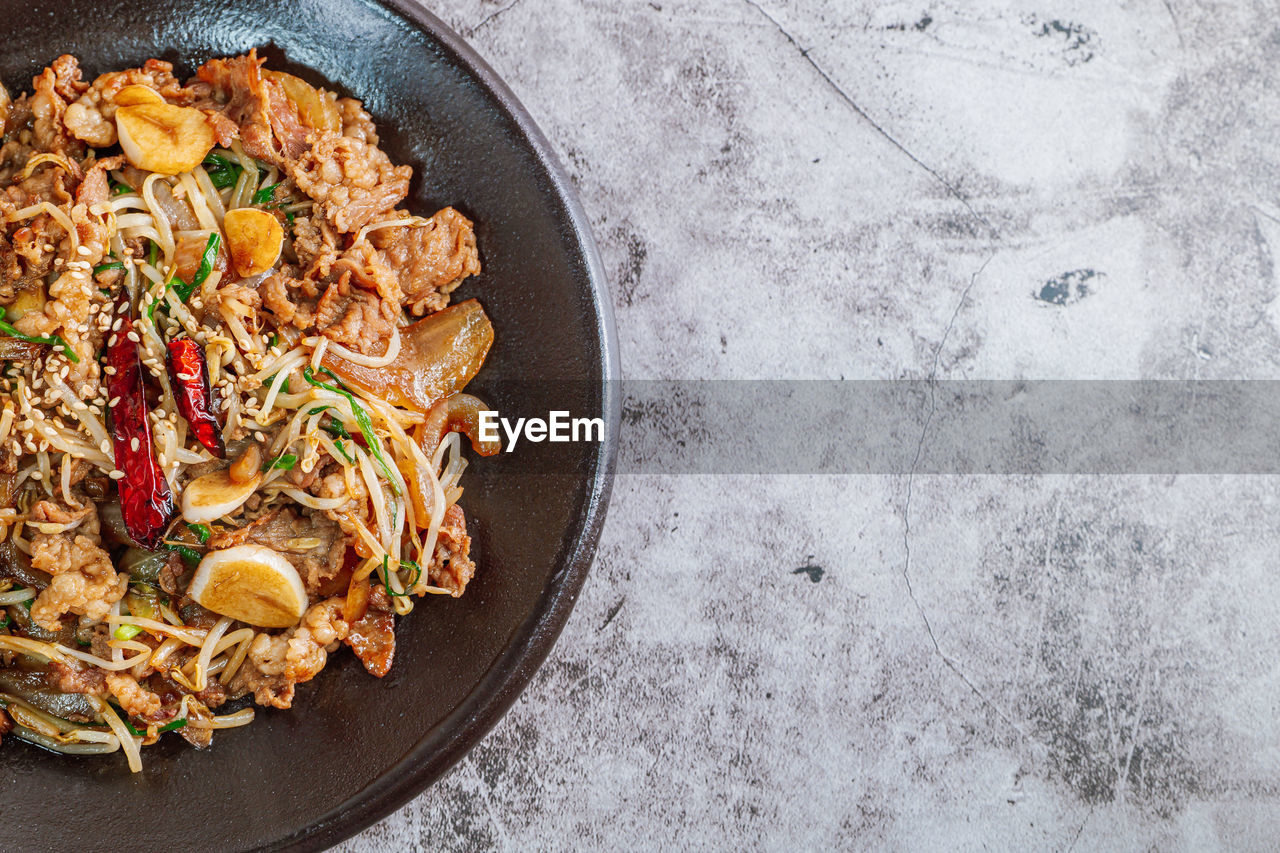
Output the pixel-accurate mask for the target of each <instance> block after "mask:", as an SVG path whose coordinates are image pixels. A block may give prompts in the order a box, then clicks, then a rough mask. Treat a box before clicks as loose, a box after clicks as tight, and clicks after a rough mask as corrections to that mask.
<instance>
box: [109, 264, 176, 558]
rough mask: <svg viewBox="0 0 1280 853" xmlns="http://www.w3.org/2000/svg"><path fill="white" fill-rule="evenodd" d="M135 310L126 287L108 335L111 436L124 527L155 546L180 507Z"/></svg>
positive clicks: (146, 544)
mask: <svg viewBox="0 0 1280 853" xmlns="http://www.w3.org/2000/svg"><path fill="white" fill-rule="evenodd" d="M132 319H133V310H132V306H131V303H130V300H129V294H128V292H127V291H126V290H124V289H123V288H122V289H121V291H120V296H119V297H118V298H117V299H116V321H115V326H114V331H113V332H112V333H111V337H110V338H109V339H108V340H107V366H108V367H110V368H112V370H113V371H114V372H113V373H111V374H110V375H109V376H108V377H107V389H108V390H109V391H110V397H111V438H112V441H113V442H114V444H115V451H116V468H117V469H119V470H120V471H122V472H124V477H123V478H121V479H119V480H116V486H117V488H119V490H120V509H121V512H122V514H123V515H124V526H125V529H126V530H128V531H129V535H130V536H132V537H133V540H134V541H135V542H137V543H138V544H139V545H141V546H142V547H143V548H146V549H147V550H151V551H154V550H155V548H156V547H157V546H158V545H159V544H160V539H161V537H162V536H163V535H164V532H165V529H166V528H168V526H169V522H170V521H172V520H173V516H174V515H175V513H176V511H177V510H176V507H175V506H174V501H173V492H172V491H170V489H169V481H168V480H166V479H165V477H164V471H163V470H161V468H160V463H159V462H157V461H156V454H155V447H154V445H153V444H152V441H151V422H150V420H149V419H148V418H147V399H146V392H145V389H144V387H143V384H142V361H141V359H140V357H139V355H138V342H137V340H135V339H134V338H136V337H137V336H136V335H135V336H134V338H130V337H129V333H130V332H132V331H133V325H132Z"/></svg>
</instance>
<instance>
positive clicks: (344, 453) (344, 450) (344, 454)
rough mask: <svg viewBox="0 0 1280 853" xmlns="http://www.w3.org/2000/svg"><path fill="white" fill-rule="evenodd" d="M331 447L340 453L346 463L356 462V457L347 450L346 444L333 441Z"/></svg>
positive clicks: (352, 463)
mask: <svg viewBox="0 0 1280 853" xmlns="http://www.w3.org/2000/svg"><path fill="white" fill-rule="evenodd" d="M333 449H334V450H336V451H338V452H339V453H341V454H342V458H343V459H345V460H347V464H348V465H354V464H356V458H355V457H354V456H352V455H351V454H350V453H348V452H347V446H346V445H345V444H343V443H342V442H341V441H335V442H334V443H333Z"/></svg>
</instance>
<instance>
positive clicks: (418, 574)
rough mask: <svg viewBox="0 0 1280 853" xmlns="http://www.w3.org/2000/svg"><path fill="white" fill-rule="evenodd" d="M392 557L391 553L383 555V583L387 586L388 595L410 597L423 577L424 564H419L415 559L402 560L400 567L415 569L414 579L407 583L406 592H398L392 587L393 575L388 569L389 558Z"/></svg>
mask: <svg viewBox="0 0 1280 853" xmlns="http://www.w3.org/2000/svg"><path fill="white" fill-rule="evenodd" d="M390 559H391V557H390V555H388V554H383V555H382V585H383V586H384V587H386V589H387V595H389V596H391V597H392V598H408V597H409V595H410V594H411V591H412V590H413V588H414V587H415V586H417V585H418V581H420V580H421V579H422V566H419V565H418V564H417V563H415V562H414V561H413V560H401V561H400V568H402V569H413V580H411V581H409V582H408V583H407V584H405V591H404V592H396V591H395V590H393V589H392V588H391V576H390V574H389V573H388V570H387V566H388V560H390Z"/></svg>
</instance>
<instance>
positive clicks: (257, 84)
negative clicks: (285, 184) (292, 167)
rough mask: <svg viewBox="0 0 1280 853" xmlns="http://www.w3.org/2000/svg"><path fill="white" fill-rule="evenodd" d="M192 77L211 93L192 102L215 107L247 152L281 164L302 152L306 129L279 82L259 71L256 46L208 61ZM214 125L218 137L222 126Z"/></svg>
mask: <svg viewBox="0 0 1280 853" xmlns="http://www.w3.org/2000/svg"><path fill="white" fill-rule="evenodd" d="M196 76H197V77H198V78H199V79H200V80H201V81H203V82H204V83H207V84H208V85H209V86H210V88H211V94H212V95H213V98H212V99H210V100H209V101H204V102H199V103H197V104H196V106H198V107H200V108H202V109H208V110H209V112H211V113H213V112H214V111H215V110H216V111H217V112H218V113H220V114H221V115H222V116H224V117H225V118H226V119H228V120H229V121H230V122H232V123H233V124H234V125H235V126H236V128H237V129H238V131H239V137H240V143H241V145H243V146H244V150H245V153H247V154H248V155H249V156H251V157H257V158H258V159H259V160H265V161H267V162H269V163H274V164H275V165H277V166H281V167H283V166H284V165H285V164H286V162H288V161H292V160H296V159H297V158H298V157H299V156H301V155H302V153H303V151H305V150H306V146H307V128H306V127H305V126H304V125H303V124H302V121H301V119H300V118H299V117H298V110H297V107H295V106H294V104H293V102H292V101H290V100H289V98H288V97H287V96H286V95H285V92H284V89H283V88H282V87H281V86H280V84H279V83H277V82H275V81H274V80H269V79H267V78H266V77H264V76H263V75H262V60H260V59H258V53H257V51H256V50H251V51H249V54H248V55H247V56H237V57H235V58H233V59H211V60H209V61H208V62H206V63H205V64H204V65H202V66H200V68H199V70H197V71H196ZM210 108H212V109H210ZM215 114H216V113H215ZM214 127H215V132H216V135H218V136H219V137H220V141H221V137H224V136H225V135H226V134H227V132H228V128H226V127H225V126H222V127H220V126H219V125H218V123H217V122H215V125H214ZM227 141H228V142H229V141H230V140H227ZM223 144H226V143H223Z"/></svg>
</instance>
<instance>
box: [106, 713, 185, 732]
mask: <svg viewBox="0 0 1280 853" xmlns="http://www.w3.org/2000/svg"><path fill="white" fill-rule="evenodd" d="M120 721H121V722H123V723H124V727H125V728H126V729H128V730H129V734H131V735H133V736H134V737H146V736H147V733H146V731H145V730H143V731H139V730H138V729H135V728H134V727H133V726H132V725H131V724H130V723H129V717H128V715H127V714H125V713H124V711H123V709H121V712H120ZM186 724H187V720H186V718H185V717H184V718H182V719H181V720H174V721H173V722H171V723H165V724H164V725H163V726H159V727H158V728H157V729H156V734H159V733H160V732H171V731H174V730H176V729H180V728H182V727H183V726H185V725H186Z"/></svg>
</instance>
